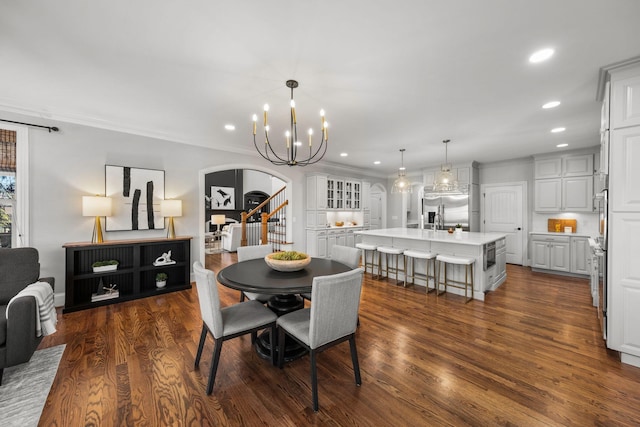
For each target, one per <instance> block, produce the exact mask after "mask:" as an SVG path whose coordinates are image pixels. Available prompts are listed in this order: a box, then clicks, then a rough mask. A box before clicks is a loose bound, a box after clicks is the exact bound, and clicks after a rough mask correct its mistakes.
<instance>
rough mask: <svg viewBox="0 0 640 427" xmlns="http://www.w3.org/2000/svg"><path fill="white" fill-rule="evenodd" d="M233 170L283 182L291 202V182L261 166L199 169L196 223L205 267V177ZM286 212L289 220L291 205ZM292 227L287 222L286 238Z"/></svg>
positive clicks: (238, 165) (218, 166) (232, 165)
mask: <svg viewBox="0 0 640 427" xmlns="http://www.w3.org/2000/svg"><path fill="white" fill-rule="evenodd" d="M233 169H242V170H254V171H258V172H263V173H265V174H268V175H271V176H274V177H276V178H278V179H279V180H281V181H283V182H284V183H285V184H286V187H287V188H286V190H285V197H286V199H287V200H291V197H292V195H293V181H292V180H291V179H290V178H288V177H286V176H285V175H282V174H281V173H279V172H277V171H275V170H273V169H269V168H265V167H261V166H257V165H255V164H227V165H217V166H211V167H208V168H204V169H201V170H200V171H198V191H199V194H200V201H199V202H198V223H199V224H200V226H199V228H200V231H199V233H198V235H199V237H200V243H199V246H200V262H201V263H202V265H205V231H206V230H205V227H204V224H205V223H206V219H205V197H204V195H205V194H206V188H205V187H206V185H205V177H206V175H207V174H210V173H213V172H220V171H226V170H233ZM285 210H286V215H287V217H288V218H291V217H292V216H293V212H292V206H291V204H288V205H287V206H286V207H285ZM291 227H292V221H287V223H286V233H287V236H291V235H292V234H293V230H292V229H291Z"/></svg>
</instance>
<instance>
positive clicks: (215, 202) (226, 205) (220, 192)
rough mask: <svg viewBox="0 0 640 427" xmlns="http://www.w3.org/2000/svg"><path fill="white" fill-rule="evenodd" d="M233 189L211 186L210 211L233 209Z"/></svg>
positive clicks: (234, 206) (234, 204)
mask: <svg viewBox="0 0 640 427" xmlns="http://www.w3.org/2000/svg"><path fill="white" fill-rule="evenodd" d="M235 208H236V200H235V188H233V187H218V186H216V185H212V186H211V209H218V210H220V209H227V210H228V209H235Z"/></svg>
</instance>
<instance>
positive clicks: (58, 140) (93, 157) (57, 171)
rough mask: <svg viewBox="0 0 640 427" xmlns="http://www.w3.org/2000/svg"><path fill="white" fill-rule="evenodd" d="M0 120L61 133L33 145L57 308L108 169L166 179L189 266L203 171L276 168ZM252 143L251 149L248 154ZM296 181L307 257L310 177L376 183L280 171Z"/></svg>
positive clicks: (38, 233) (36, 236)
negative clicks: (156, 173) (70, 247)
mask: <svg viewBox="0 0 640 427" xmlns="http://www.w3.org/2000/svg"><path fill="white" fill-rule="evenodd" d="M2 117H3V118H4V119H8V120H15V121H21V122H28V123H37V124H42V125H46V126H57V127H59V128H60V132H52V133H49V132H47V131H46V130H40V129H31V130H30V132H29V143H30V147H29V149H30V153H29V162H30V165H29V167H30V182H29V185H30V188H29V192H30V194H29V197H30V224H31V240H30V242H29V244H30V246H33V247H35V248H37V249H38V251H39V253H40V264H41V274H42V275H43V276H53V277H55V279H56V294H57V295H56V297H57V300H58V301H60V300H59V298H60V296H61V294H62V293H63V292H64V288H65V252H64V249H63V247H62V245H63V244H64V243H67V242H87V241H90V240H91V233H92V230H93V222H94V219H93V218H90V217H83V216H82V214H81V212H82V209H81V200H82V196H86V195H94V194H104V191H105V182H104V179H105V165H107V164H108V165H119V166H131V167H138V168H149V169H161V170H164V171H165V196H166V197H167V198H176V199H181V200H182V201H183V216H182V217H180V218H176V219H175V227H176V233H177V234H178V235H189V236H193V241H192V244H191V261H194V260H197V259H200V256H201V254H200V250H201V248H203V247H204V244H203V242H201V241H200V237H199V236H200V228H201V227H200V221H199V216H200V215H199V206H200V204H201V200H200V199H201V197H202V196H201V194H200V191H199V177H198V175H199V171H200V170H205V169H208V168H211V167H215V166H218V165H228V164H242V165H256V167H258V168H266V169H275V168H277V167H275V166H273V165H272V164H270V163H268V162H267V161H265V160H262V159H261V158H260V157H259V156H258V155H257V154H256V155H255V156H253V155H246V154H245V155H242V154H236V153H229V152H224V151H220V150H213V149H208V148H202V147H195V146H191V145H185V144H180V143H175V142H170V141H164V140H160V139H154V138H149V137H143V136H136V135H131V134H127V133H122V132H115V131H110V130H103V129H97V128H92V127H88V126H82V125H75V124H69V123H64V122H59V121H54V120H45V119H34V118H33V117H29V116H24V115H20V114H14V113H10V112H2ZM251 148H252V145H251V143H250V139H249V138H247V149H248V150H249V149H251ZM277 170H278V172H280V174H282V175H284V176H285V177H288V178H290V179H291V181H292V183H293V184H292V185H291V193H290V194H291V195H292V196H291V198H290V203H291V206H292V212H293V218H292V222H293V226H292V232H293V235H292V238H293V242H294V248H295V249H298V250H304V248H305V246H306V242H305V238H306V235H305V232H304V218H305V215H304V200H305V198H304V191H305V185H304V184H302V185H301V184H300V183H304V182H305V175H306V174H308V173H312V172H322V173H332V174H336V175H346V176H352V177H354V178H356V179H367V180H369V181H371V182H372V183H374V182H379V181H382V180H381V179H379V178H376V177H371V176H367V175H366V174H365V173H364V172H360V173H358V171H353V170H349V171H348V172H345V171H344V169H340V168H337V167H332V166H331V165H327V164H323V162H321V163H319V164H318V165H314V166H308V167H306V168H294V167H286V168H285V167H283V168H277ZM165 235H166V229H165V230H146V231H119V232H106V233H105V240H119V239H136V238H153V237H164V236H165Z"/></svg>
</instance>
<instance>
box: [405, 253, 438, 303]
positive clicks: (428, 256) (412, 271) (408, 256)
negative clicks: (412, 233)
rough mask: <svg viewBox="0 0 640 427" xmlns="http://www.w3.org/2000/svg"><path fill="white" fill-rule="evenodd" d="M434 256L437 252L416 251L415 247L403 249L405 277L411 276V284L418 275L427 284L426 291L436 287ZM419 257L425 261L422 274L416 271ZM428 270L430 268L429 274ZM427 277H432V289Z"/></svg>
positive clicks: (413, 283)
mask: <svg viewBox="0 0 640 427" xmlns="http://www.w3.org/2000/svg"><path fill="white" fill-rule="evenodd" d="M436 256H437V254H434V253H431V252H424V251H418V250H415V249H407V250H406V251H404V265H405V269H406V276H405V277H406V278H407V279H408V278H411V284H412V285H415V280H416V277H418V279H423V280H424V281H425V283H426V286H427V293H429V292H431V291H434V290H435V289H436ZM419 259H423V260H425V261H426V263H425V270H424V274H422V273H416V261H417V260H419ZM409 261H410V262H409ZM409 267H411V268H409ZM429 267H431V268H429ZM429 270H431V274H429ZM429 278H431V279H433V289H431V288H429ZM405 283H406V279H405Z"/></svg>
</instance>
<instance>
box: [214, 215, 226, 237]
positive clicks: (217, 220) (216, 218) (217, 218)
mask: <svg viewBox="0 0 640 427" xmlns="http://www.w3.org/2000/svg"><path fill="white" fill-rule="evenodd" d="M226 222H227V218H225V216H224V215H211V224H216V225H217V226H218V230H217V234H220V226H221V225H222V224H225V223H226Z"/></svg>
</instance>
